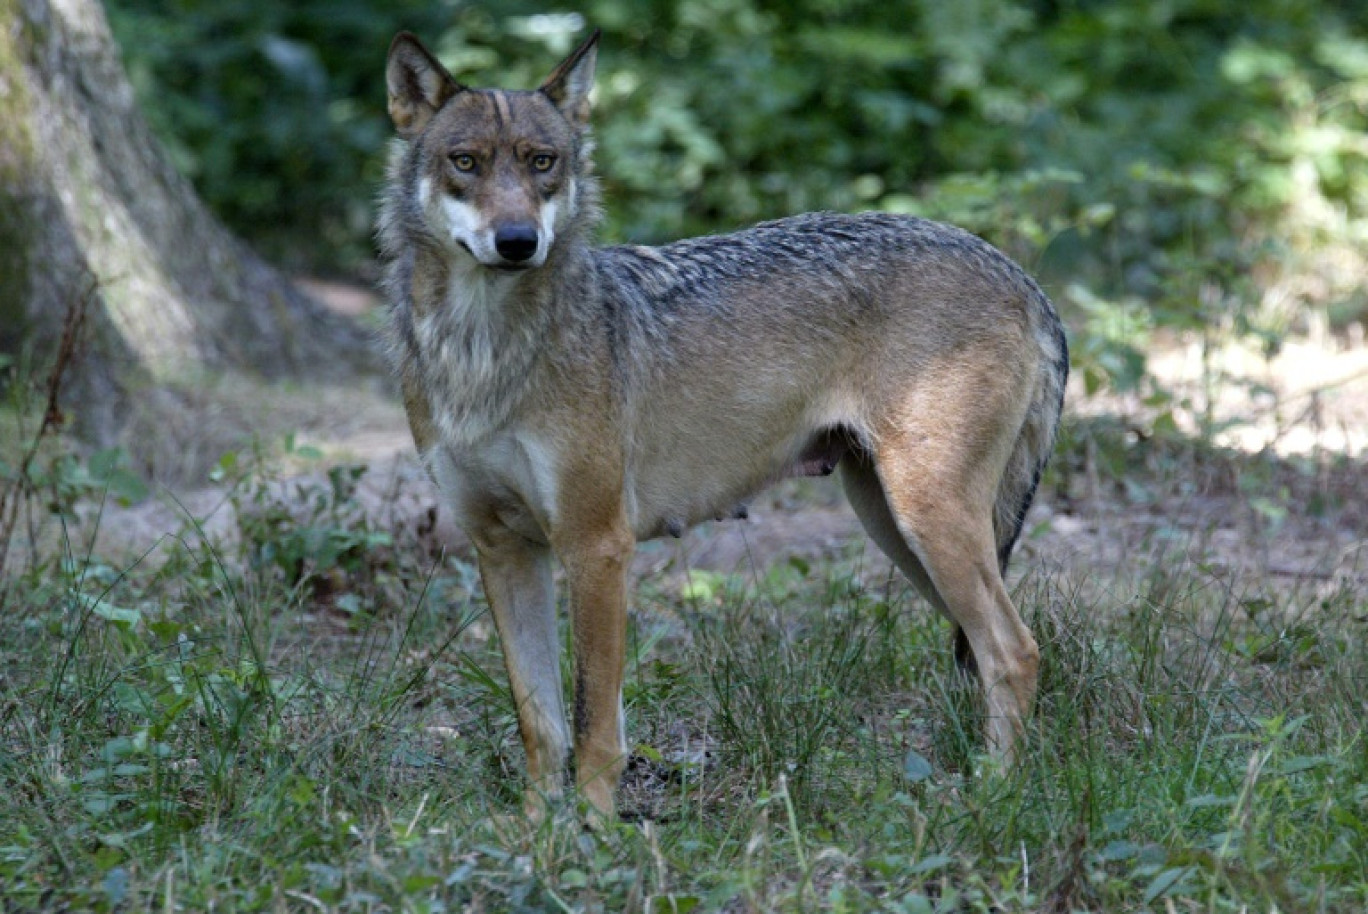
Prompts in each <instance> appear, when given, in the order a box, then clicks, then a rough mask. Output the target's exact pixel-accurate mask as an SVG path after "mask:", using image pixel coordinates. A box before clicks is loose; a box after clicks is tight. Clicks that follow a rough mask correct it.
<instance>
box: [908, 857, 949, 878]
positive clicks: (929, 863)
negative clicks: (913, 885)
mask: <svg viewBox="0 0 1368 914" xmlns="http://www.w3.org/2000/svg"><path fill="white" fill-rule="evenodd" d="M954 863H955V858H954V857H951V856H948V855H946V854H932V855H931V856H930V857H923V858H922V859H920V860H918V861H917V862H916V863H915V864H913V865H912V867H911V869H909V870H908V872H909V873H913V874H916V875H922V874H925V873H934V872H937V871H939V870H943V869H945V868H946V867H948V866H953V865H954Z"/></svg>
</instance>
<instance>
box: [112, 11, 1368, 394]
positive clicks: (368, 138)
mask: <svg viewBox="0 0 1368 914" xmlns="http://www.w3.org/2000/svg"><path fill="white" fill-rule="evenodd" d="M1365 12H1366V11H1365V9H1364V8H1363V7H1362V4H1361V3H1351V4H1330V3H1319V4H1314V3H1313V4H1289V3H1287V2H1285V0H1253V2H1246V0H1239V2H1237V0H1174V2H1169V3H1163V4H1134V3H1121V2H1086V3H1065V4H1057V3H1044V2H1038V3H1025V2H1015V0H975V2H972V3H955V4H945V3H939V2H931V0H901V2H897V3H887V2H872V0H856V2H842V3H836V2H832V0H787V2H783V3H774V2H764V0H668V2H667V0H652V2H645V3H642V2H636V0H633V2H627V0H585V2H584V3H582V4H574V5H565V4H561V3H551V4H549V5H548V4H546V3H542V2H532V0H502V2H500V3H498V4H494V3H486V2H471V3H465V4H460V5H455V4H450V5H447V4H433V3H416V2H411V0H404V2H401V3H397V4H396V3H386V4H379V3H375V2H374V0H349V2H345V3H340V4H338V3H326V4H324V3H319V2H308V3H302V4H273V3H266V2H263V0H236V2H230V3H205V2H195V0H181V2H177V3H166V2H164V0H163V2H154V0H114V3H113V14H114V15H113V21H114V24H115V27H116V31H117V33H118V34H119V36H120V37H121V38H122V40H123V44H124V47H125V53H126V56H127V58H128V61H129V65H130V69H131V70H132V72H133V74H134V76H135V82H136V84H137V86H138V88H139V91H140V94H141V97H142V99H143V100H144V103H145V107H146V108H147V110H148V111H149V112H150V114H151V115H152V116H153V118H154V121H155V122H156V124H157V125H158V127H159V128H160V130H161V133H162V135H163V136H164V137H166V138H168V140H169V141H170V142H172V144H173V146H174V148H175V149H176V150H177V153H178V158H179V160H180V161H181V162H182V163H183V165H184V166H185V167H186V168H187V170H188V171H189V172H190V173H191V174H192V176H193V177H194V178H195V179H196V182H197V186H198V187H199V188H200V189H201V191H202V192H203V193H204V194H205V195H206V196H207V197H208V199H209V200H210V201H211V203H212V204H213V205H214V206H215V207H216V209H218V211H219V212H221V213H222V214H223V215H224V216H225V217H226V218H227V219H228V220H229V221H230V222H231V223H232V224H233V225H235V226H236V227H237V228H238V229H239V230H241V231H242V232H243V233H244V234H246V235H247V236H248V237H249V238H250V239H253V240H256V241H258V242H259V243H263V244H269V247H268V249H269V250H272V251H276V252H284V253H285V254H286V255H288V256H292V257H295V258H298V259H300V260H302V261H308V262H313V263H314V264H316V265H317V264H333V265H338V264H342V265H354V264H356V263H357V258H358V257H359V256H362V254H363V252H364V251H365V250H366V247H367V242H366V233H367V231H368V229H367V226H368V215H367V211H368V209H369V203H370V200H371V198H372V196H373V193H374V191H375V189H376V187H377V186H378V184H379V182H380V168H381V158H382V146H383V144H384V142H385V138H386V137H388V136H389V135H390V132H391V131H390V128H389V126H388V124H387V121H386V117H385V113H384V108H383V106H384V91H383V75H382V74H383V60H384V51H385V46H386V42H387V41H388V39H389V36H390V35H391V34H392V33H393V32H394V31H396V30H397V29H398V28H401V27H405V28H409V29H411V30H414V31H416V32H418V33H420V34H421V35H422V36H423V37H424V38H425V39H427V40H428V41H429V42H430V43H431V44H432V46H433V47H434V48H435V49H436V50H437V51H438V53H439V56H441V57H442V59H443V60H444V61H445V62H446V63H447V64H448V65H449V66H450V67H451V69H452V71H453V72H454V73H455V74H456V76H457V77H458V78H460V79H462V80H464V81H467V82H469V83H471V84H473V85H490V84H498V85H510V86H520V87H530V86H533V85H535V84H536V83H537V81H538V80H540V79H541V78H542V77H543V76H544V75H545V73H546V72H547V71H548V70H549V68H550V66H551V65H552V64H553V63H554V62H555V60H556V59H557V57H558V55H560V54H563V53H565V52H566V51H567V50H568V49H569V48H570V47H571V45H572V43H573V42H574V41H575V40H577V39H578V38H579V37H580V36H582V34H583V32H584V30H585V29H586V28H587V27H588V26H590V25H594V26H598V27H601V28H602V29H603V30H604V42H603V50H602V53H601V55H600V61H601V63H600V68H601V69H600V76H599V80H598V91H597V95H596V105H597V115H596V124H597V130H598V138H599V148H600V160H601V165H602V167H601V172H602V174H603V176H604V179H605V184H606V188H607V195H606V197H607V204H608V216H609V218H608V226H607V235H608V237H609V238H610V239H631V240H637V241H647V242H656V241H663V240H668V239H671V238H674V237H679V236H682V235H687V234H694V233H700V232H712V231H718V230H723V229H728V228H733V227H737V226H739V225H743V224H746V223H750V222H753V221H755V220H758V219H764V218H770V217H775V216H780V215H784V214H789V213H793V212H798V211H803V210H809V209H818V208H829V209H859V208H883V209H891V210H897V211H906V212H913V213H917V214H922V215H927V216H931V217H935V218H941V219H946V220H948V221H952V222H956V223H959V224H961V225H964V226H966V227H968V228H970V229H971V230H973V231H976V232H978V233H980V234H983V235H985V236H987V237H988V238H989V239H990V240H993V241H995V242H996V243H998V244H1000V245H1002V246H1004V247H1005V248H1006V249H1007V250H1008V251H1009V252H1010V253H1013V254H1015V255H1016V256H1017V257H1018V258H1020V259H1022V260H1023V261H1024V262H1025V263H1026V264H1027V266H1028V267H1031V268H1033V269H1035V270H1037V271H1040V272H1043V274H1044V275H1045V276H1046V278H1047V279H1052V278H1055V277H1059V278H1067V279H1068V281H1069V282H1072V283H1073V284H1074V286H1073V287H1074V288H1076V289H1078V290H1080V291H1081V292H1082V293H1083V294H1082V295H1080V296H1078V297H1079V298H1082V299H1086V300H1085V301H1081V302H1080V306H1081V307H1083V308H1084V309H1085V310H1087V311H1088V313H1089V315H1091V316H1090V317H1089V318H1088V320H1089V321H1092V320H1095V319H1097V318H1096V316H1097V315H1098V314H1099V312H1105V311H1107V310H1108V309H1120V310H1121V311H1133V310H1134V307H1135V306H1134V305H1133V303H1135V302H1139V303H1141V304H1140V307H1142V308H1143V309H1145V310H1146V311H1147V319H1148V321H1149V323H1150V324H1151V325H1153V326H1157V327H1162V328H1169V329H1179V330H1198V331H1208V330H1210V329H1211V328H1220V329H1222V331H1223V332H1242V333H1243V332H1249V331H1251V330H1256V331H1259V332H1264V333H1268V334H1270V339H1272V338H1273V337H1272V336H1271V334H1273V333H1274V332H1275V331H1277V330H1279V329H1281V328H1283V327H1285V326H1286V325H1287V323H1288V322H1289V321H1290V320H1294V319H1295V318H1296V317H1297V315H1298V314H1299V313H1300V312H1299V309H1300V308H1302V307H1305V306H1306V305H1307V304H1308V301H1307V299H1306V295H1307V293H1301V296H1302V297H1301V298H1300V299H1296V300H1294V301H1293V307H1292V308H1291V309H1290V311H1289V309H1288V308H1286V307H1281V306H1280V307H1281V310H1280V309H1279V308H1272V309H1271V311H1272V313H1270V308H1266V307H1262V306H1261V304H1260V302H1259V296H1260V294H1261V293H1262V292H1263V291H1264V290H1265V288H1266V287H1267V286H1268V285H1269V284H1270V283H1274V282H1276V281H1278V279H1279V278H1281V277H1283V276H1284V275H1285V274H1287V273H1297V272H1298V271H1305V270H1308V269H1312V268H1313V266H1314V262H1315V258H1316V256H1317V254H1316V252H1317V250H1319V248H1320V247H1323V246H1324V245H1326V244H1331V243H1333V244H1341V245H1348V244H1352V243H1353V242H1354V239H1355V238H1359V239H1361V238H1362V237H1364V235H1365V233H1368V221H1365V220H1366V219H1368V152H1365V149H1364V146H1363V143H1362V141H1361V137H1362V134H1363V131H1364V129H1365V128H1366V127H1368V115H1366V112H1368V64H1365V61H1368V41H1365V40H1364V39H1363V37H1362V36H1361V34H1359V33H1358V32H1357V31H1356V30H1355V23H1356V22H1361V21H1362V18H1363V15H1364V14H1365ZM282 239H284V242H285V243H283V244H282V243H281V240H282ZM1256 270H1257V272H1258V274H1259V276H1260V277H1262V278H1261V279H1260V280H1259V282H1257V283H1256V282H1255V280H1254V278H1253V277H1254V274H1255V272H1256ZM1322 286H1324V287H1323V288H1320V289H1319V291H1316V292H1314V295H1315V300H1314V301H1313V302H1311V303H1313V304H1316V305H1317V306H1321V305H1324V306H1328V307H1330V308H1331V310H1332V312H1333V313H1334V314H1336V315H1338V316H1339V317H1340V318H1341V319H1349V318H1352V317H1353V316H1354V315H1355V314H1357V313H1359V312H1360V310H1361V306H1362V303H1363V300H1364V296H1363V294H1362V290H1361V289H1359V288H1358V285H1357V284H1356V282H1355V281H1353V280H1349V281H1348V284H1347V285H1346V284H1345V283H1339V284H1335V283H1330V284H1328V285H1327V284H1324V283H1322ZM1059 297H1062V298H1064V299H1065V300H1066V302H1067V300H1069V299H1072V298H1074V297H1075V296H1074V295H1073V293H1072V292H1066V293H1065V294H1064V295H1063V296H1059ZM1146 332H1147V331H1146V330H1145V329H1141V330H1139V332H1138V333H1137V334H1136V336H1135V337H1134V338H1133V339H1131V340H1130V341H1129V345H1130V347H1131V350H1132V351H1138V350H1137V349H1136V347H1137V346H1138V345H1139V344H1142V343H1143V342H1144V339H1145V333H1146ZM1082 335H1083V339H1084V343H1085V346H1084V347H1083V349H1082V350H1081V358H1082V366H1083V367H1084V368H1085V369H1086V370H1088V371H1089V373H1090V375H1091V377H1092V378H1093V379H1094V380H1096V381H1099V382H1102V383H1115V384H1117V385H1118V386H1120V387H1122V388H1126V387H1127V386H1129V385H1131V384H1132V383H1133V380H1134V377H1135V368H1136V366H1135V364H1134V360H1133V358H1132V357H1131V356H1130V355H1127V352H1126V350H1124V349H1118V348H1117V347H1116V346H1115V345H1114V344H1112V343H1105V344H1103V345H1101V346H1100V348H1099V347H1096V346H1093V345H1092V344H1093V342H1094V341H1095V340H1094V332H1093V330H1092V329H1091V324H1090V323H1085V324H1084V326H1083V333H1082ZM1118 358H1119V359H1120V360H1121V363H1120V364H1118V363H1117V359H1118Z"/></svg>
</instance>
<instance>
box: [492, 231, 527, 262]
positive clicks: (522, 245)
mask: <svg viewBox="0 0 1368 914" xmlns="http://www.w3.org/2000/svg"><path fill="white" fill-rule="evenodd" d="M494 250H496V251H498V252H499V256H500V257H502V258H503V259H504V260H509V261H512V262H513V263H522V262H523V261H525V260H531V259H532V255H534V254H536V253H537V227H536V226H535V225H532V224H531V223H529V222H514V223H512V224H510V225H501V226H499V227H498V228H497V229H495V230H494Z"/></svg>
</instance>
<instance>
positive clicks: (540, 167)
mask: <svg viewBox="0 0 1368 914" xmlns="http://www.w3.org/2000/svg"><path fill="white" fill-rule="evenodd" d="M555 164H556V157H555V156H553V155H548V154H547V153H544V152H543V153H539V154H537V155H534V156H533V157H532V170H533V171H550V170H551V166H552V165H555Z"/></svg>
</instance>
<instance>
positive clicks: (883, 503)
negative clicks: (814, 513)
mask: <svg viewBox="0 0 1368 914" xmlns="http://www.w3.org/2000/svg"><path fill="white" fill-rule="evenodd" d="M838 471H839V473H840V475H841V485H842V487H843V488H844V489H845V493H846V500H848V501H849V502H850V507H851V508H852V509H854V511H855V516H856V517H858V518H859V519H860V523H861V524H862V525H863V526H864V529H865V532H866V533H868V534H869V538H870V539H872V540H873V541H874V545H876V546H878V547H879V549H880V550H881V551H882V552H883V554H884V555H886V556H888V558H889V561H891V562H892V563H893V564H894V565H895V566H896V567H897V568H898V570H899V571H901V572H902V573H903V574H904V575H906V576H907V579H908V580H909V581H911V582H912V584H913V585H914V586H915V587H916V588H917V591H918V592H919V593H920V594H921V595H922V596H923V597H925V598H926V599H927V600H928V601H930V603H931V605H932V606H934V607H935V608H936V609H937V610H939V611H940V612H941V613H942V614H943V613H945V603H944V601H942V600H941V598H940V594H939V593H937V592H936V587H935V585H934V584H932V583H931V577H930V575H928V574H927V573H926V568H925V567H923V565H922V563H921V559H919V558H917V555H916V553H914V552H913V551H912V550H911V549H910V548H909V547H908V545H907V540H905V539H903V535H902V533H901V532H900V531H899V530H898V522H897V520H895V519H894V517H893V512H892V511H891V510H890V509H889V507H888V497H887V495H886V494H885V493H884V490H883V484H882V483H880V482H879V475H878V473H877V472H875V470H874V464H873V462H872V461H871V460H870V459H869V458H868V457H865V456H862V455H860V454H848V455H846V456H845V457H844V458H843V459H842V460H841V463H840V465H839V467H838Z"/></svg>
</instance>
